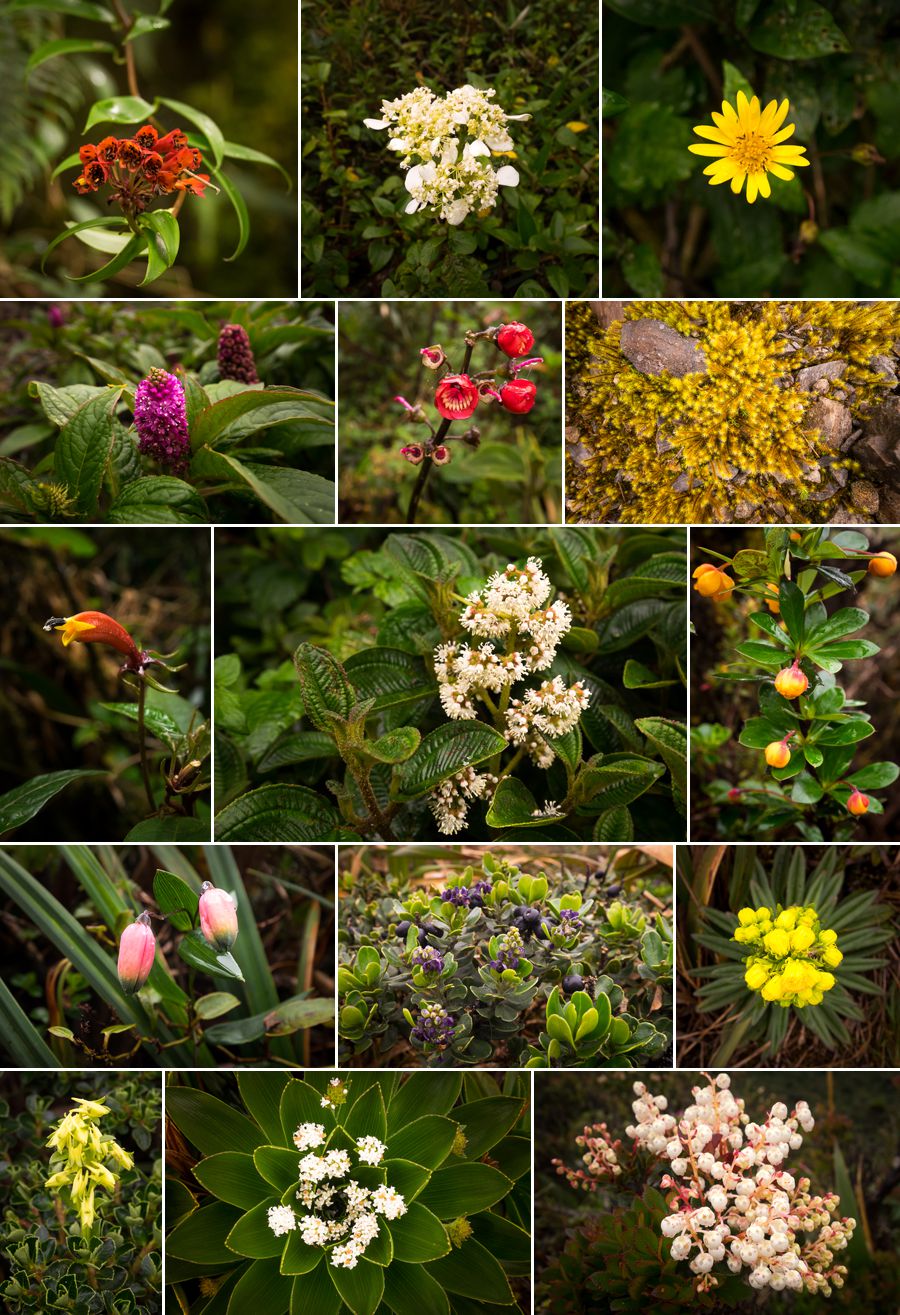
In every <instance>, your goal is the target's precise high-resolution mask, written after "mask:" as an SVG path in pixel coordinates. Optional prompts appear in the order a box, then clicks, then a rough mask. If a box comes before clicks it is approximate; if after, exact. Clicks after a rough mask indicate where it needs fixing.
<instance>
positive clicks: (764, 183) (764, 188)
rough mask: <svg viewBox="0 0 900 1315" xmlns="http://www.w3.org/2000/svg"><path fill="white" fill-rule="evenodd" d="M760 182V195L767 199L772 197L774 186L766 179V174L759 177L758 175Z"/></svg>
mask: <svg viewBox="0 0 900 1315" xmlns="http://www.w3.org/2000/svg"><path fill="white" fill-rule="evenodd" d="M758 180H759V194H760V196H766V197H768V196H771V195H772V184H771V183H770V182H769V180H768V178H767V177H766V175H765V174H764V173H761V174H759V175H758Z"/></svg>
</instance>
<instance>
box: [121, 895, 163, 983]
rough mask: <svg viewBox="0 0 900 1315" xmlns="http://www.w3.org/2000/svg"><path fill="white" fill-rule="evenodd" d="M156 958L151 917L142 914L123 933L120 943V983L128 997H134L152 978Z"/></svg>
mask: <svg viewBox="0 0 900 1315" xmlns="http://www.w3.org/2000/svg"><path fill="white" fill-rule="evenodd" d="M155 958H156V937H155V936H154V935H153V932H152V930H151V928H150V916H149V914H147V913H142V914H141V915H140V916H139V917H138V918H136V919H135V921H134V922H132V923H131V925H130V926H128V927H126V928H125V930H124V931H123V932H122V937H121V940H120V941H119V964H118V971H119V981H120V983H121V985H122V990H123V991H124V992H125V994H126V995H134V993H135V991H139V990H140V989H141V987H142V986H143V985H144V983H145V982H146V980H147V978H148V977H149V976H150V969H151V968H152V967H153V960H154V959H155Z"/></svg>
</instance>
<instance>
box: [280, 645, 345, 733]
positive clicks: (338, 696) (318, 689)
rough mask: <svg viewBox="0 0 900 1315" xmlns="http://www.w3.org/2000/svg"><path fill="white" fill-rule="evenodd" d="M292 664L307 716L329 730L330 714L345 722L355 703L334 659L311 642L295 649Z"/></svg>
mask: <svg viewBox="0 0 900 1315" xmlns="http://www.w3.org/2000/svg"><path fill="white" fill-rule="evenodd" d="M294 666H295V668H296V670H297V676H298V677H299V680H300V690H301V693H302V695H303V706H304V708H305V710H306V715H307V717H309V719H310V721H311V722H312V723H313V725H314V726H316V727H317V728H318V729H319V730H320V731H333V730H334V721H333V720H332V716H334V717H339V718H340V719H341V720H342V721H346V720H347V719H348V717H349V716H350V712H351V710H352V708H353V705H354V704H355V702H356V696H355V694H354V691H353V686H352V685H351V684H350V681H349V679H348V677H347V673H346V672H345V670H344V668H343V667H342V666H341V664H340V662H338V660H337V658H334V657H332V656H331V654H330V653H329V652H328V650H327V649H325V648H318V647H317V646H316V645H315V644H301V645H300V646H299V647H298V648H297V649H296V650H295V652H294ZM329 714H331V715H329Z"/></svg>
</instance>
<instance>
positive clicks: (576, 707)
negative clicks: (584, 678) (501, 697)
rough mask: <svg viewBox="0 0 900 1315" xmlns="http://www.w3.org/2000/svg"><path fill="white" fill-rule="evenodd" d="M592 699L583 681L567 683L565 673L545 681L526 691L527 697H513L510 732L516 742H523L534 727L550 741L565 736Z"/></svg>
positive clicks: (514, 742)
mask: <svg viewBox="0 0 900 1315" xmlns="http://www.w3.org/2000/svg"><path fill="white" fill-rule="evenodd" d="M590 701H591V696H590V693H589V691H588V690H587V688H586V687H585V686H584V684H583V683H582V682H581V681H580V680H578V681H576V682H575V684H574V685H572V686H571V688H570V687H569V686H567V685H566V682H565V681H564V680H563V678H562V676H554V677H553V679H552V680H545V681H543V683H542V684H541V685H539V686H538V688H537V689H529V690H526V691H525V697H524V699H512V700H510V705H509V709H508V711H507V714H506V722H507V728H508V729H507V735H508V738H509V739H510V740H511V741H512V742H513V744H524V743H525V742H526V740H527V739H528V737H529V735H530V734H531V733H532V730H533V729H537V730H539V731H541V732H542V733H543V734H544V735H547V736H549V737H550V739H551V740H555V739H558V738H559V736H560V735H565V733H566V731H570V730H571V729H572V727H573V726H574V725H576V723H577V721H578V718H579V717H580V716H581V714H582V712H584V710H585V708H586V707H587V705H588V704H589V703H590Z"/></svg>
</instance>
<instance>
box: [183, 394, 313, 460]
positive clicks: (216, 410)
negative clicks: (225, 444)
mask: <svg viewBox="0 0 900 1315" xmlns="http://www.w3.org/2000/svg"><path fill="white" fill-rule="evenodd" d="M320 407H321V398H319V397H318V395H317V394H315V393H309V392H305V391H303V390H302V389H299V388H285V387H279V388H264V389H245V390H244V391H243V392H239V393H235V394H234V395H233V396H231V397H226V398H223V399H222V401H220V402H215V403H214V404H213V405H212V406H210V407H207V409H206V410H205V411H201V413H200V415H199V416H198V417H197V420H196V421H195V423H194V426H193V427H192V429H191V445H192V447H194V448H195V449H196V448H199V447H202V446H204V445H207V446H210V447H213V446H214V445H215V440H216V439H217V438H218V437H219V436H220V435H221V434H224V433H225V432H226V431H227V430H228V429H230V428H231V426H232V425H235V424H236V423H237V422H238V421H241V420H244V419H245V418H246V417H247V416H249V415H251V414H252V415H253V419H254V424H255V425H256V426H257V427H258V428H260V429H264V428H265V427H266V425H267V424H268V423H269V417H267V415H266V412H267V411H269V412H272V413H277V417H278V419H279V420H280V421H284V420H287V419H292V420H311V421H314V422H316V423H321V419H322V417H321V414H320V409H319V408H320ZM251 432H252V431H251Z"/></svg>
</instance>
